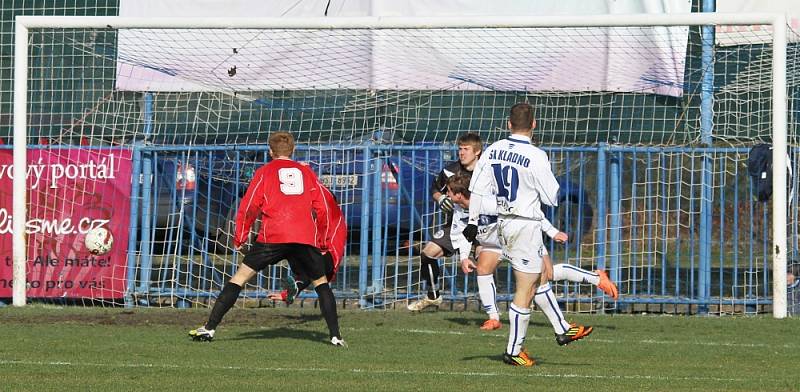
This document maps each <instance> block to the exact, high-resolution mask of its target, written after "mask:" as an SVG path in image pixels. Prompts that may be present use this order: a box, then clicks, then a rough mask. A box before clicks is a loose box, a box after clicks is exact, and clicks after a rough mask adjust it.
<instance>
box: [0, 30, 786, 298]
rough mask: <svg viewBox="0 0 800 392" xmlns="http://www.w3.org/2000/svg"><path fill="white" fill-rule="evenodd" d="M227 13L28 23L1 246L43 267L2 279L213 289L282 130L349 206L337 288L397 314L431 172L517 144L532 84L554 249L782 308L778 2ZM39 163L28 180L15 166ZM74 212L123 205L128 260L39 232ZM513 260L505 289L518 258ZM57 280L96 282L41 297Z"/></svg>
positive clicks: (619, 278)
mask: <svg viewBox="0 0 800 392" xmlns="http://www.w3.org/2000/svg"><path fill="white" fill-rule="evenodd" d="M231 22H232V21H231V20H225V19H193V18H181V19H180V20H176V19H174V18H173V19H169V18H163V19H159V18H150V19H144V18H121V17H107V18H68V17H52V18H45V17H18V19H17V29H18V30H17V36H16V37H17V46H16V48H17V50H18V54H17V56H16V58H15V67H16V68H15V71H16V72H15V97H16V98H15V106H14V112H15V140H14V151H13V153H12V151H11V150H10V148H8V147H11V146H10V145H6V146H5V147H3V148H1V149H0V159H2V160H0V165H6V166H5V167H7V168H10V167H12V165H13V171H12V170H11V169H8V170H7V171H6V173H8V174H7V176H6V177H4V178H0V180H3V181H5V182H3V184H4V185H7V187H8V189H12V191H11V192H10V193H8V194H6V195H5V196H3V197H4V199H3V200H7V201H8V203H5V202H4V203H3V205H8V206H10V205H12V200H13V204H14V208H13V211H11V210H7V213H8V214H9V216H11V215H13V217H14V219H13V225H12V226H13V230H10V231H13V232H14V233H20V234H18V235H15V236H11V235H5V234H4V236H2V238H0V240H1V241H3V242H2V246H3V247H4V248H6V249H12V248H13V249H14V261H15V263H14V264H15V271H24V272H23V273H21V275H15V276H16V278H17V279H18V281H17V283H15V284H14V285H11V284H8V285H7V287H2V285H0V297H6V296H11V295H12V291H13V289H12V286H14V287H18V290H20V291H15V292H14V293H13V296H14V297H15V298H18V297H22V298H24V297H25V295H27V296H30V297H35V298H54V297H59V296H61V297H64V296H66V297H67V298H88V299H90V300H92V301H97V302H98V303H108V304H115V305H116V304H122V305H130V306H133V305H136V304H147V305H170V306H188V305H189V304H192V303H202V304H205V303H208V302H209V301H210V300H211V299H212V298H213V297H214V293H216V292H217V291H218V290H219V288H220V287H221V284H222V283H223V282H224V281H225V280H227V279H228V277H229V276H230V275H231V274H232V273H233V272H234V271H235V270H236V265H237V264H238V262H239V261H240V260H241V254H239V253H236V252H235V251H234V250H233V248H232V246H231V241H232V240H231V237H232V234H233V225H232V222H233V220H234V219H235V210H236V208H237V206H238V204H239V202H240V199H241V197H242V195H243V193H244V191H245V189H246V188H247V186H248V184H249V180H250V179H251V178H252V173H253V172H254V171H255V170H256V169H257V168H258V167H260V165H262V164H264V163H265V162H267V161H268V159H269V158H268V147H267V145H266V140H267V137H268V135H269V134H270V133H271V132H274V131H278V130H287V131H290V132H291V133H292V134H293V135H294V137H295V139H296V140H297V143H298V149H297V152H296V154H295V158H296V159H297V160H299V161H303V162H306V163H307V164H308V165H310V166H311V167H312V169H313V170H314V171H315V172H316V173H317V174H318V175H319V178H320V180H321V181H322V183H323V184H324V185H325V186H327V187H328V188H330V189H331V191H332V192H333V193H334V194H335V196H336V197H337V199H338V200H339V203H340V205H341V207H342V210H343V213H344V216H345V218H346V221H347V224H348V237H349V238H350V241H349V242H348V245H347V247H346V250H345V253H344V259H343V260H344V262H343V263H342V267H341V271H340V272H339V275H338V277H337V280H336V282H335V284H334V288H335V289H336V291H337V295H340V296H346V297H352V298H354V299H357V300H358V301H359V303H360V305H361V306H363V307H391V306H395V305H394V304H395V303H399V302H403V301H407V300H408V299H409V298H415V297H416V296H418V295H420V293H424V292H425V291H426V289H427V287H425V286H426V284H425V283H424V280H421V279H420V277H419V276H420V275H419V265H420V264H419V253H420V248H422V247H424V246H425V244H426V243H427V242H428V241H429V240H431V239H432V236H433V233H434V232H435V231H437V230H438V229H440V228H441V226H442V224H443V221H445V220H446V216H444V215H443V214H441V213H440V212H439V211H438V209H437V205H436V204H435V203H434V201H433V200H432V198H431V195H430V193H431V185H432V182H433V180H434V177H435V176H436V175H437V174H438V173H439V171H440V170H441V169H442V167H443V166H444V165H445V164H447V163H448V162H451V161H454V160H455V159H457V157H458V155H457V149H458V146H456V145H455V140H456V139H457V137H458V136H459V135H461V134H463V133H465V132H469V131H473V132H477V133H478V134H479V135H480V136H481V138H482V139H483V141H484V143H486V144H485V145H488V143H491V142H494V141H496V140H499V139H501V138H504V137H505V136H506V133H507V129H506V128H507V123H506V119H507V117H508V109H509V108H510V107H511V106H512V105H513V104H515V103H517V102H529V103H531V104H532V105H533V107H534V108H535V118H536V120H537V124H538V126H537V128H536V130H535V132H534V137H533V141H534V143H536V144H537V145H540V146H542V148H543V149H544V150H545V151H546V152H547V154H548V156H549V159H550V161H551V163H552V166H553V170H554V172H555V174H556V175H557V176H558V177H559V179H561V182H563V183H562V195H561V197H560V203H559V204H560V205H559V208H558V210H556V211H554V212H552V213H551V214H550V215H549V217H550V218H552V220H553V223H554V224H555V225H556V226H558V227H559V228H560V229H562V230H564V231H566V232H568V233H569V234H570V236H571V238H570V241H569V242H568V243H567V244H566V245H558V244H556V243H554V242H547V246H548V249H549V252H550V254H551V256H552V257H553V259H554V261H556V262H561V263H568V264H571V265H574V266H578V267H583V268H585V269H588V270H594V269H606V270H607V271H608V272H609V276H610V278H611V279H612V280H614V281H616V282H617V284H618V285H619V288H620V293H621V294H622V297H621V298H622V299H621V301H619V302H617V304H630V305H631V306H634V305H641V304H646V303H648V302H652V303H661V302H664V301H667V302H669V301H672V303H675V304H681V305H689V306H692V305H697V306H702V307H705V308H710V307H713V308H714V310H712V311H718V312H720V313H725V312H751V311H753V309H754V306H760V305H761V304H764V303H767V304H773V305H775V307H776V308H783V307H785V304H784V303H781V302H780V299H779V298H786V286H785V285H783V286H782V287H783V288H782V290H783V291H780V290H781V288H780V287H779V286H781V285H780V284H776V283H775V282H782V281H785V277H786V276H785V274H784V273H785V271H786V252H777V251H776V252H773V249H792V247H788V248H787V246H786V244H787V243H788V242H787V237H788V238H794V237H795V236H796V235H795V233H796V232H797V228H795V227H793V226H788V227H787V225H786V216H787V214H789V213H792V211H793V210H794V207H793V206H794V205H796V203H792V204H789V203H788V202H787V200H788V199H789V194H788V193H787V189H786V187H784V186H778V185H776V188H775V190H774V192H773V196H772V203H773V204H772V205H771V206H767V205H765V204H759V203H757V202H753V201H752V197H751V187H752V183H751V179H750V177H749V176H747V174H746V173H745V170H744V162H745V161H746V159H747V152H748V151H749V147H750V146H751V145H752V144H754V143H756V142H770V143H772V144H773V145H774V154H775V155H774V165H775V166H778V167H781V168H783V167H786V165H787V162H786V156H787V155H789V156H792V157H793V156H794V149H795V144H796V143H795V140H794V134H795V133H796V132H794V133H790V135H791V136H789V137H787V129H791V130H796V128H797V124H798V121H797V116H796V110H795V109H796V107H797V99H798V97H800V95H799V94H797V93H796V91H797V89H798V81H800V77H799V76H798V75H800V74H799V73H798V72H799V71H798V64H800V61H798V59H799V58H800V56H798V34H797V32H796V31H794V30H792V29H791V28H787V27H786V22H785V19H783V17H782V16H778V15H766V14H765V15H761V14H757V15H727V14H687V15H612V16H603V17H552V18H544V17H542V18H528V17H519V18H517V17H513V18H460V19H459V18H427V19H424V18H423V19H419V18H417V19H413V18H350V19H347V20H342V19H336V18H333V19H291V18H290V19H248V18H241V19H236V20H235V21H234V22H235V23H231ZM232 25H235V26H236V27H235V28H234V27H231V26H232ZM784 140H786V141H787V142H783V141H784ZM26 154H27V158H26ZM112 156H113V158H112ZM26 159H27V160H26ZM103 160H105V161H104V162H107V163H108V162H111V161H113V162H116V164H115V165H114V167H113V168H110V167H108V168H107V169H108V170H109V172H108V173H105V174H104V175H103V176H101V175H99V174H97V173H94V174H91V175H90V173H89V172H88V171H87V170H90V169H85V170H83V171H81V170H82V169H80V168H81V167H86V168H88V167H94V168H97V167H98V166H99V165H100V164H101V162H103ZM789 165H790V166H791V167H794V160H790V163H789ZM73 166H74V167H76V169H68V170H75V171H74V172H69V173H66V172H65V173H64V174H63V175H61V176H60V177H59V178H58V181H54V180H53V179H54V178H55V177H56V176H55V174H54V172H57V171H58V170H62V171H65V170H67V169H66V168H67V167H73ZM19 170H22V171H19ZM37 170H41V172H40V174H39V175H40V178H41V179H43V181H42V186H40V187H37V188H36V189H33V184H34V183H32V182H31V181H32V179H31V176H28V180H27V182H26V181H23V180H21V179H22V178H25V173H26V171H27V172H31V173H34V174H36V173H37ZM12 173H13V176H12ZM12 177H13V178H14V179H15V181H11V180H10V179H11V178H12ZM34 178H35V177H34ZM786 178H787V177H786V173H785V172H784V171H783V170H776V171H774V173H773V181H774V182H775V183H776V184H784V183H787V179H786ZM131 179H133V180H131ZM794 182H795V180H794V178H790V179H789V180H788V183H790V184H792V185H793V184H794ZM12 184H13V185H12ZM16 195H27V200H25V199H24V198H21V197H14V196H16ZM740 205H747V208H746V209H742V208H741V207H740ZM67 218H69V219H71V220H74V221H77V220H79V219H81V218H87V219H93V220H94V219H108V220H109V223H110V225H111V226H110V227H111V231H112V232H113V233H114V244H113V246H112V247H111V249H110V250H109V253H107V255H108V257H111V258H112V262H111V264H110V265H109V266H107V267H99V266H95V267H94V269H92V267H87V268H83V267H81V266H80V265H78V266H77V267H76V266H70V267H71V268H66V267H67V266H66V262H65V261H64V260H66V259H67V258H70V259H71V258H76V257H77V258H79V259H80V258H82V257H84V256H85V255H86V251H87V250H86V247H85V246H82V244H81V241H83V237H82V236H81V235H80V234H79V233H77V232H76V233H72V232H70V233H58V234H55V232H50V233H42V232H37V233H28V236H27V238H24V236H23V235H22V234H21V233H23V232H25V230H26V229H25V223H26V222H28V221H29V220H31V219H42V220H48V219H49V220H53V219H56V220H58V221H59V222H62V221H64V219H67ZM787 230H788V232H787ZM773 253H775V254H773ZM37 257H39V259H40V260H50V259H55V260H56V262H55V263H56V264H57V265H45V264H47V263H42V262H41V261H40V264H34V261H35V260H36V258H37ZM48 257H49V258H50V259H48ZM767 260H772V261H773V263H776V264H772V263H769V262H768V261H767ZM457 261H458V260H456V259H451V258H444V259H443V260H442V272H443V274H442V275H443V277H442V279H441V281H440V282H438V286H439V287H440V290H442V291H443V292H445V293H447V294H446V295H447V298H448V299H456V300H460V299H465V298H468V297H469V296H470V295H471V293H472V292H474V289H475V287H474V282H472V281H471V280H470V279H468V278H467V279H465V278H464V277H463V276H462V275H461V274H459V273H458V272H457V271H458V268H456V266H457ZM89 264H91V263H89ZM26 268H27V270H26ZM781 271H783V272H781ZM287 273H290V272H289V271H288V270H287V268H286V267H285V266H280V267H275V268H270V269H268V270H265V271H263V272H262V273H261V274H260V275H259V277H258V278H257V280H256V281H254V282H250V284H249V285H248V286H247V287H246V288H245V290H244V293H245V294H244V296H245V297H247V298H249V299H250V300H253V301H259V302H260V301H266V298H267V295H268V294H269V293H270V292H271V291H272V290H277V289H278V288H279V281H280V279H281V278H282V277H283V276H285V275H286V274H287ZM502 274H505V275H502ZM498 276H499V278H497V281H498V282H499V283H498V289H499V290H500V293H501V298H505V297H503V295H505V296H506V297H507V296H508V294H509V293H510V291H509V290H510V288H509V286H510V272H509V270H508V269H507V268H503V269H501V271H500V273H499V275H498ZM59 279H61V280H62V281H63V280H69V281H71V282H73V283H72V285H73V287H74V286H75V285H78V286H80V282H83V284H84V286H86V287H84V288H85V289H86V290H84V291H77V290H72V291H70V289H64V287H63V285H61V286H60V287H59V288H58V289H55V288H51V289H50V290H45V289H41V290H39V291H36V290H34V288H33V287H28V288H27V290H24V288H25V282H26V280H27V281H31V282H32V281H33V280H37V281H39V282H40V283H38V284H39V285H40V286H41V287H45V288H46V286H47V285H48V283H47V282H56V283H50V285H51V286H52V285H57V282H59ZM0 280H5V281H7V282H10V281H11V280H12V276H11V274H10V273H7V274H6V275H2V276H0ZM92 283H93V284H94V286H93V287H91V288H90V287H88V286H91V285H92ZM773 284H774V285H775V288H774V290H776V291H774V292H773V291H772V290H770V289H769V287H770V286H771V285H773ZM29 285H30V284H29ZM555 287H556V290H557V292H558V294H559V299H560V300H562V301H565V302H567V303H569V304H584V303H588V304H590V306H588V309H590V310H592V311H598V310H600V309H605V308H606V307H607V306H612V307H614V306H618V305H607V304H608V303H609V302H611V301H610V300H609V298H607V297H605V296H604V295H603V293H602V292H601V291H598V290H597V289H596V288H595V287H593V286H591V285H587V284H582V283H580V282H572V283H562V284H560V285H556V286H555ZM309 295H311V294H309ZM665 298H666V300H665ZM784 302H785V301H784ZM576 307H577V308H580V309H584V308H582V307H581V306H577V305H576ZM760 310H762V311H763V310H764V309H763V308H762V309H760Z"/></svg>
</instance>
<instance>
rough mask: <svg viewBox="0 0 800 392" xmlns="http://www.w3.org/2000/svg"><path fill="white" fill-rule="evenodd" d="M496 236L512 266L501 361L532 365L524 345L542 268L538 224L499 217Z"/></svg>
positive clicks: (524, 219)
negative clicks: (505, 342)
mask: <svg viewBox="0 0 800 392" xmlns="http://www.w3.org/2000/svg"><path fill="white" fill-rule="evenodd" d="M498 228H499V230H498V238H499V242H500V244H501V246H502V248H503V257H504V258H506V259H508V260H509V262H510V263H511V268H513V269H514V282H515V284H516V288H515V291H514V300H513V302H512V304H511V305H510V306H509V309H508V324H509V326H508V330H509V331H508V332H509V334H508V343H507V345H506V350H505V352H504V353H503V362H505V363H507V364H509V365H515V366H533V365H534V361H533V360H532V359H531V358H530V357H529V356H528V354H527V352H526V351H525V350H524V348H523V346H522V345H523V343H524V342H525V336H526V335H527V333H528V324H529V323H530V318H531V307H530V301H531V298H533V294H534V293H535V292H536V287H537V285H538V283H539V274H540V273H541V271H542V258H541V255H542V254H543V252H544V245H543V244H542V232H541V228H540V224H539V223H538V222H536V221H533V220H531V219H526V218H521V217H517V216H510V217H509V216H506V217H503V216H501V217H500V219H499V220H498Z"/></svg>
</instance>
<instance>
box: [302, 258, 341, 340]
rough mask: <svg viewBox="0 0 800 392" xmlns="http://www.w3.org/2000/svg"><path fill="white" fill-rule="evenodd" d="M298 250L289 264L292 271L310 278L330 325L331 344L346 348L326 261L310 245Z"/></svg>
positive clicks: (320, 308)
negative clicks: (327, 276) (327, 273)
mask: <svg viewBox="0 0 800 392" xmlns="http://www.w3.org/2000/svg"><path fill="white" fill-rule="evenodd" d="M295 246H296V248H295V249H296V250H295V251H294V252H292V257H289V258H288V260H289V264H290V266H291V267H292V270H295V271H298V272H299V273H302V274H304V275H305V276H309V277H310V278H311V285H313V286H314V291H316V292H317V297H318V298H319V310H320V313H322V317H323V318H324V319H325V323H326V324H327V325H328V332H329V333H330V339H331V340H330V342H331V344H333V345H334V346H346V345H347V344H346V343H345V342H344V340H343V339H342V335H341V332H340V331H339V315H338V314H337V312H336V297H335V296H334V295H333V290H331V286H330V284H328V279H327V278H326V276H325V271H326V269H327V267H326V263H327V262H326V261H325V258H324V257H323V256H322V254H321V253H320V252H319V249H317V248H314V247H313V246H309V245H301V244H297V245H295Z"/></svg>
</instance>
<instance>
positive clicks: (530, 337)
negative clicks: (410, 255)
mask: <svg viewBox="0 0 800 392" xmlns="http://www.w3.org/2000/svg"><path fill="white" fill-rule="evenodd" d="M351 330H355V331H357V330H359V328H353V329H351ZM395 331H398V332H404V333H419V334H431V335H466V334H467V333H466V332H459V331H436V330H430V329H396V330H395ZM481 336H491V337H498V336H500V337H508V335H507V334H497V333H484V334H481ZM525 339H526V340H551V339H553V338H552V337H542V336H536V335H528V337H526V338H525ZM586 339H588V340H591V341H592V342H598V343H611V344H621V343H631V342H629V341H619V340H612V339H598V338H594V337H588V338H586ZM635 343H639V344H664V345H674V346H677V345H682V344H683V345H686V344H688V345H692V346H718V347H744V348H754V347H776V348H789V349H791V348H795V347H797V346H798V345H796V344H787V343H784V344H767V343H731V342H691V341H685V342H682V341H678V340H653V339H645V340H639V341H637V342H635Z"/></svg>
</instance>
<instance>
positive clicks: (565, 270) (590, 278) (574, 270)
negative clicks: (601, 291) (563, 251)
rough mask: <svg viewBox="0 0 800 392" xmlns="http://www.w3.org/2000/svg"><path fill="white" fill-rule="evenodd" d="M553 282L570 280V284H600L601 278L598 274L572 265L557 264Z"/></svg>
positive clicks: (554, 268) (554, 267)
mask: <svg viewBox="0 0 800 392" xmlns="http://www.w3.org/2000/svg"><path fill="white" fill-rule="evenodd" d="M553 280H554V281H559V280H568V281H570V282H578V283H591V284H593V285H595V286H597V285H598V284H600V276H598V275H597V274H596V273H594V272H591V271H587V270H585V269H582V268H578V267H576V266H574V265H570V264H556V265H554V266H553Z"/></svg>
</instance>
